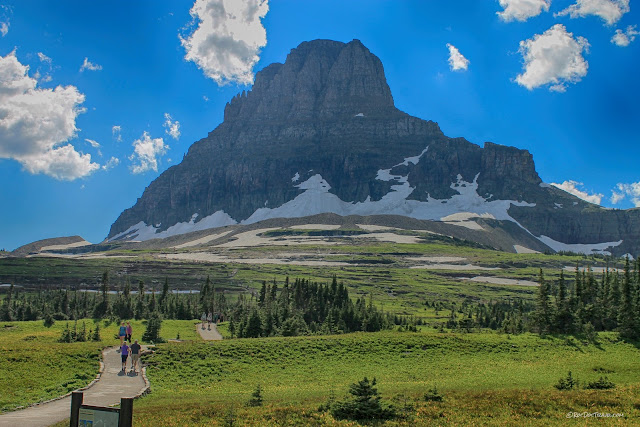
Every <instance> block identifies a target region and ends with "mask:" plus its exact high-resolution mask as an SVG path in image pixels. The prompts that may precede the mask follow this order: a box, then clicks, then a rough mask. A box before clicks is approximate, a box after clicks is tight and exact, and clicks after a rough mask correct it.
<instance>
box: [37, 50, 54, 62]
mask: <svg viewBox="0 0 640 427" xmlns="http://www.w3.org/2000/svg"><path fill="white" fill-rule="evenodd" d="M38 58H39V59H40V62H46V63H47V64H51V58H49V57H48V56H47V55H45V54H44V53H42V52H38Z"/></svg>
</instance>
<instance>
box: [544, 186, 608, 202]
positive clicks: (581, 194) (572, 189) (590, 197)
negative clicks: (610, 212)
mask: <svg viewBox="0 0 640 427" xmlns="http://www.w3.org/2000/svg"><path fill="white" fill-rule="evenodd" d="M551 185H553V186H554V187H557V188H559V189H561V190H564V191H566V192H567V193H570V194H573V195H574V196H576V197H578V198H580V199H582V200H584V201H585V202H589V203H594V204H596V205H599V204H600V202H601V201H602V198H603V197H604V195H603V194H589V193H587V192H586V191H584V190H581V189H580V188H578V187H584V184H583V183H581V182H576V181H565V182H563V183H562V184H556V183H555V182H552V183H551Z"/></svg>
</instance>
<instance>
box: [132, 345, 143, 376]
mask: <svg viewBox="0 0 640 427" xmlns="http://www.w3.org/2000/svg"><path fill="white" fill-rule="evenodd" d="M140 348H141V347H140V344H138V340H135V342H134V343H133V344H131V372H134V373H136V374H137V373H138V362H139V361H140Z"/></svg>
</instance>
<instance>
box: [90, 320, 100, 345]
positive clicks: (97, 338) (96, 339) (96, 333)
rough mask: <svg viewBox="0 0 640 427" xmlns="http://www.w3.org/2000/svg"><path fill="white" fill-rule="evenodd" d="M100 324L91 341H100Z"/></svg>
mask: <svg viewBox="0 0 640 427" xmlns="http://www.w3.org/2000/svg"><path fill="white" fill-rule="evenodd" d="M100 340H101V338H100V323H96V330H95V331H93V335H91V341H100Z"/></svg>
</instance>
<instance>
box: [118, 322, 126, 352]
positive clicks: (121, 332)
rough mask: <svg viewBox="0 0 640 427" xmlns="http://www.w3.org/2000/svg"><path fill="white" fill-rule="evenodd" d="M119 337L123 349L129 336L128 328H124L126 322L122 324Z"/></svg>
mask: <svg viewBox="0 0 640 427" xmlns="http://www.w3.org/2000/svg"><path fill="white" fill-rule="evenodd" d="M118 336H119V337H120V347H122V343H124V338H125V337H126V336H127V327H126V326H124V322H122V324H120V331H118Z"/></svg>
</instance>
